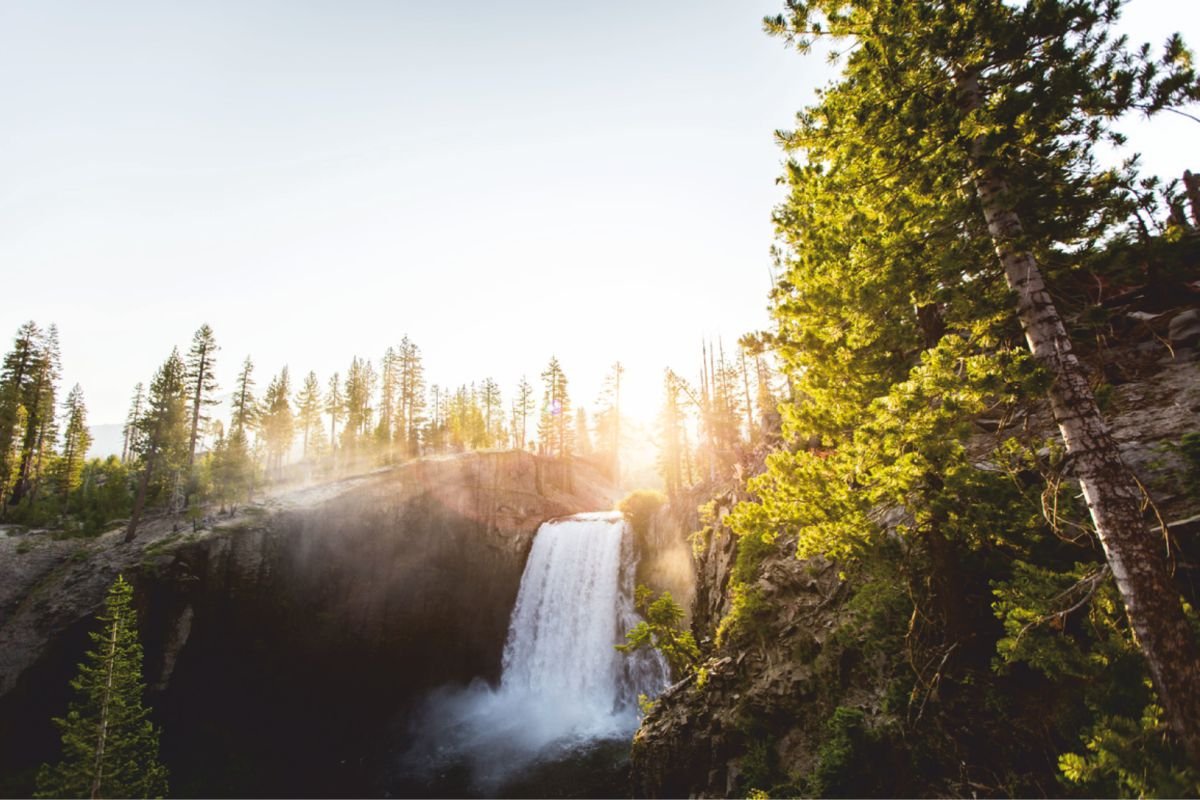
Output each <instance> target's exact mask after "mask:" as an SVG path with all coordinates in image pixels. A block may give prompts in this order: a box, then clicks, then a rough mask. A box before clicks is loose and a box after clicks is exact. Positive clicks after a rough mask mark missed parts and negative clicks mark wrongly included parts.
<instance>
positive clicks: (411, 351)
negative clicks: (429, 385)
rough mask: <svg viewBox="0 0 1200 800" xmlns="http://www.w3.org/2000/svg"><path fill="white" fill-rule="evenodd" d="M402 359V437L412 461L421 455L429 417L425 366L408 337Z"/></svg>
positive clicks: (405, 340) (402, 341)
mask: <svg viewBox="0 0 1200 800" xmlns="http://www.w3.org/2000/svg"><path fill="white" fill-rule="evenodd" d="M398 357H399V364H398V370H399V380H400V386H399V393H400V396H399V411H400V417H401V424H400V425H399V426H398V427H399V431H398V433H399V434H400V436H401V438H402V439H403V442H404V455H405V456H406V457H407V458H412V457H414V456H417V455H419V454H420V452H421V442H420V435H419V432H420V429H421V423H422V421H423V415H424V413H425V366H424V364H423V363H422V360H421V349H420V348H419V347H417V345H416V344H415V343H413V342H412V341H410V340H409V338H408V336H405V337H404V338H403V339H402V340H401V341H400V350H399V353H398Z"/></svg>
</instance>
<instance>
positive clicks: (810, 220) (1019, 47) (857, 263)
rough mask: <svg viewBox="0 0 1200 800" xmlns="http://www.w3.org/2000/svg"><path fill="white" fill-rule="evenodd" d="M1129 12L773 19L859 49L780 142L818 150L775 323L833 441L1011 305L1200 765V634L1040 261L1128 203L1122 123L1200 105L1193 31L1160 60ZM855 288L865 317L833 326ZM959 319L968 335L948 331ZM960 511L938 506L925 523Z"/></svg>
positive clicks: (794, 208)
mask: <svg viewBox="0 0 1200 800" xmlns="http://www.w3.org/2000/svg"><path fill="white" fill-rule="evenodd" d="M1119 11H1120V4H1119V3H1118V2H1115V1H1111V0H1100V1H1096V2H1091V1H1088V0H1067V1H1066V2H1029V3H1025V4H1006V3H997V2H990V1H989V0H973V1H972V2H963V3H954V4H939V3H932V2H911V3H890V2H887V3H885V2H877V1H876V0H862V1H861V2H852V3H842V2H833V0H828V2H826V1H825V0H819V1H818V2H813V3H804V2H788V3H787V13H786V14H785V15H780V16H779V17H777V18H775V19H772V20H770V21H769V27H770V28H771V29H772V30H773V31H774V32H776V33H778V34H780V35H782V36H785V37H787V38H788V39H789V40H790V41H792V42H794V43H795V44H797V45H798V46H799V47H800V48H801V49H807V48H808V47H809V46H810V45H811V43H812V41H813V39H814V38H816V37H819V36H820V37H825V36H828V37H831V38H832V39H833V40H835V41H840V40H846V39H849V40H852V42H853V44H852V46H851V47H850V48H849V49H848V50H847V52H848V55H847V56H846V57H845V61H844V69H843V75H842V78H841V79H840V80H839V81H837V82H835V83H834V84H833V85H831V86H830V87H828V88H826V89H825V90H824V91H823V92H822V94H821V98H820V102H819V104H818V105H816V106H814V107H812V108H809V109H807V110H806V111H805V112H804V113H802V114H801V115H800V116H799V117H798V129H797V130H796V131H795V132H793V133H789V134H785V135H783V141H784V144H785V145H786V146H787V147H788V148H789V149H790V150H792V152H793V153H796V154H799V155H802V157H803V162H802V163H801V162H793V163H791V164H789V167H788V181H789V183H790V184H791V187H792V196H791V198H790V199H789V201H788V202H787V203H786V204H785V206H784V207H782V208H781V209H780V211H779V212H778V213H777V221H778V223H779V227H780V231H781V234H782V235H783V238H784V240H785V243H786V245H787V247H788V250H789V254H788V256H787V260H788V262H789V263H788V272H789V274H788V275H787V276H786V277H785V278H784V279H782V280H781V282H780V285H779V288H778V290H777V295H776V303H777V309H778V310H777V316H778V317H779V318H780V319H781V333H782V334H783V340H784V355H785V358H787V359H788V360H789V361H790V362H791V363H790V365H789V366H790V368H791V369H790V372H791V374H792V375H795V376H798V375H801V370H802V369H803V368H804V367H805V366H813V365H815V369H814V371H813V373H812V374H811V375H808V374H805V377H804V378H803V381H804V383H805V386H806V388H805V392H806V393H807V396H808V399H809V400H811V401H812V402H811V403H810V404H809V405H811V406H812V407H814V408H815V409H818V410H816V411H812V412H810V411H803V412H802V414H801V415H798V416H797V418H796V421H804V422H805V423H806V424H807V425H808V426H809V430H810V431H811V432H812V433H813V434H814V435H820V436H823V437H830V438H832V437H837V436H839V434H838V429H839V428H841V427H842V426H844V425H845V424H847V423H852V422H853V419H854V417H855V416H858V415H860V414H862V413H863V410H864V409H868V408H869V403H870V399H871V398H874V397H880V396H884V395H889V390H888V388H887V387H888V386H893V385H895V386H898V385H900V384H901V383H904V382H905V373H907V372H908V371H909V370H910V369H912V370H913V371H914V375H916V376H917V377H919V378H920V380H921V382H922V383H923V384H924V385H926V386H932V385H934V384H936V383H938V382H940V381H941V380H942V378H941V377H938V375H939V372H940V371H941V370H943V369H945V367H944V363H945V361H946V360H947V359H951V357H952V354H954V353H957V359H958V360H959V362H960V363H963V364H964V365H966V364H969V363H971V360H972V359H977V360H982V359H993V362H994V358H995V357H994V356H993V355H991V354H988V353H984V352H981V349H982V348H983V347H984V346H985V345H986V344H987V343H988V342H989V341H995V339H996V337H998V336H1003V335H1004V333H1003V331H1002V326H1001V325H1000V324H998V323H997V322H996V320H997V319H1001V318H1008V319H1011V318H1012V317H1013V316H1015V317H1016V319H1017V320H1018V321H1019V323H1020V327H1021V330H1022V332H1023V334H1024V338H1025V340H1026V344H1027V346H1028V350H1029V352H1030V353H1031V354H1032V357H1033V360H1034V362H1035V363H1036V364H1037V365H1038V367H1039V368H1040V369H1041V370H1043V371H1044V372H1045V373H1046V374H1047V375H1048V376H1049V378H1050V380H1049V381H1048V390H1047V396H1048V399H1049V401H1050V405H1051V408H1052V410H1053V413H1054V417H1055V420H1056V422H1057V424H1058V426H1059V429H1060V431H1061V434H1062V437H1063V440H1064V442H1065V444H1066V448H1067V452H1068V454H1069V455H1070V457H1071V459H1072V465H1073V468H1074V471H1075V476H1076V478H1077V479H1078V480H1079V482H1080V484H1081V486H1082V489H1083V495H1084V497H1085V498H1086V501H1087V505H1088V508H1089V511H1090V514H1091V518H1092V521H1093V524H1094V526H1095V529H1096V532H1097V534H1098V537H1099V539H1100V542H1101V544H1102V545H1103V548H1104V550H1105V553H1106V556H1107V559H1108V564H1109V566H1110V568H1111V570H1112V573H1113V575H1114V577H1115V579H1116V583H1117V586H1118V588H1119V590H1120V593H1121V597H1122V598H1123V600H1124V603H1125V610H1126V613H1127V615H1128V619H1129V622H1130V624H1131V627H1132V628H1133V630H1134V631H1135V633H1136V637H1137V641H1138V643H1139V645H1140V647H1141V649H1142V652H1143V653H1144V654H1145V656H1146V659H1147V664H1148V667H1149V671H1150V674H1151V676H1152V678H1153V682H1154V686H1155V688H1156V690H1157V692H1158V696H1159V698H1160V700H1161V701H1162V705H1163V707H1164V709H1165V712H1166V713H1165V717H1166V719H1167V720H1168V723H1169V725H1170V727H1171V729H1172V731H1173V732H1174V734H1175V735H1176V737H1177V738H1178V739H1179V741H1180V743H1181V744H1182V745H1183V746H1184V747H1185V748H1186V749H1187V751H1188V753H1189V755H1190V757H1191V759H1192V760H1193V762H1195V763H1197V764H1200V662H1198V659H1197V650H1196V644H1195V641H1194V636H1193V633H1192V631H1191V629H1190V627H1189V624H1188V622H1187V620H1186V618H1185V616H1184V612H1183V608H1182V605H1181V602H1180V596H1179V592H1178V591H1177V590H1176V588H1175V587H1174V585H1173V583H1172V581H1171V578H1170V575H1169V573H1168V569H1167V564H1166V558H1165V553H1164V552H1163V547H1162V537H1161V536H1158V535H1152V534H1150V533H1149V532H1148V530H1147V527H1146V525H1145V523H1144V521H1143V519H1142V515H1141V509H1140V505H1141V499H1142V497H1141V492H1140V490H1139V488H1138V486H1137V484H1136V482H1135V481H1134V479H1133V477H1132V476H1131V475H1130V473H1129V471H1128V469H1127V468H1126V467H1125V466H1124V464H1123V463H1122V461H1121V457H1120V454H1119V452H1118V450H1117V448H1116V445H1115V444H1114V442H1113V440H1112V437H1111V436H1110V435H1109V433H1108V430H1107V426H1106V424H1105V422H1104V419H1103V417H1102V415H1101V414H1100V412H1099V410H1098V407H1097V405H1096V403H1095V399H1094V397H1093V396H1092V392H1091V389H1090V386H1089V383H1088V376H1087V374H1086V373H1085V371H1084V369H1083V367H1082V366H1081V365H1080V363H1079V361H1078V359H1077V358H1076V357H1075V355H1074V354H1073V352H1072V346H1071V341H1070V337H1069V335H1068V332H1067V329H1066V326H1065V324H1064V322H1063V319H1062V316H1061V315H1060V313H1059V311H1058V308H1057V307H1056V305H1055V300H1054V298H1053V297H1052V295H1051V293H1050V291H1049V289H1048V285H1047V280H1046V273H1045V272H1044V270H1045V269H1046V268H1051V269H1053V268H1055V267H1056V266H1060V267H1064V266H1066V265H1069V264H1073V263H1078V261H1079V260H1081V259H1083V258H1085V257H1086V256H1087V255H1088V253H1089V252H1093V251H1095V249H1096V248H1097V247H1099V246H1101V245H1102V244H1103V243H1104V241H1105V239H1106V237H1110V236H1111V232H1112V230H1113V229H1114V227H1115V226H1117V224H1118V223H1119V221H1120V220H1122V219H1124V218H1125V217H1127V216H1128V214H1129V213H1130V201H1129V191H1128V190H1127V187H1129V186H1131V185H1132V181H1133V177H1132V175H1130V174H1129V173H1128V172H1127V171H1124V170H1122V169H1110V170H1101V169H1099V168H1098V167H1097V166H1096V163H1097V162H1096V159H1095V149H1096V145H1097V143H1099V142H1101V141H1109V142H1115V143H1117V144H1120V142H1121V138H1120V136H1119V135H1117V134H1115V133H1113V132H1112V131H1111V129H1110V128H1109V121H1110V120H1112V119H1114V118H1116V117H1117V116H1119V115H1120V114H1122V113H1124V112H1127V111H1131V110H1135V109H1136V110H1140V111H1143V112H1145V113H1152V112H1155V111H1158V110H1160V109H1162V108H1168V107H1171V106H1174V105H1177V104H1179V103H1181V102H1184V101H1187V100H1194V99H1197V98H1200V81H1198V80H1197V78H1196V74H1195V72H1194V71H1193V69H1192V67H1191V62H1190V55H1189V54H1188V53H1187V51H1186V49H1185V48H1184V47H1183V45H1182V42H1181V41H1180V40H1179V39H1178V37H1173V38H1172V39H1171V40H1169V41H1168V43H1167V47H1166V50H1165V53H1164V55H1163V58H1162V59H1161V61H1160V62H1158V63H1155V62H1153V61H1152V60H1151V59H1150V56H1149V50H1148V48H1143V49H1142V50H1140V51H1138V52H1129V51H1127V50H1126V49H1125V43H1124V40H1122V39H1114V38H1112V37H1111V27H1112V25H1113V23H1114V22H1115V21H1116V19H1117V17H1118V14H1119ZM882 198H886V204H885V202H884V201H883V200H882ZM864 240H866V241H869V242H870V246H868V247H864V246H863V244H862V243H863V241H864ZM988 250H991V251H992V252H991V253H988ZM802 277H803V284H802V286H803V288H802V289H799V288H798V287H800V286H801V282H800V281H801V278H802ZM838 282H842V283H843V284H846V283H847V282H853V284H854V285H842V286H839V285H837V283H838ZM847 295H854V303H855V305H854V307H856V308H858V309H860V310H862V312H863V313H861V315H860V316H859V317H858V318H855V319H852V320H847V323H848V324H844V325H841V326H840V327H834V328H831V327H828V326H826V325H824V324H821V323H819V322H818V320H820V319H821V318H823V317H824V318H828V317H830V316H833V315H836V314H837V311H836V309H833V308H832V304H833V303H835V302H838V301H837V300H836V299H835V298H838V297H842V298H845V297H846V296H847ZM818 305H824V306H825V309H821V308H818ZM909 309H911V311H909ZM953 329H957V331H958V332H959V335H958V336H953V337H952V336H949V335H947V334H946V332H947V331H948V330H953ZM972 347H974V348H976V350H975V352H974V353H973V352H971V348H972ZM914 357H915V358H919V359H920V362H921V363H920V364H918V365H917V366H915V367H914V366H913V361H912V359H913V358H914ZM822 358H834V359H840V360H841V361H842V362H843V363H845V361H846V360H848V359H850V358H858V359H860V361H859V366H860V369H859V370H858V372H859V374H860V375H861V376H862V377H861V378H853V377H851V378H850V379H848V380H847V379H846V377H845V376H844V375H839V376H838V378H837V382H836V383H835V382H833V381H831V382H829V383H823V382H822V380H821V377H820V376H821V375H822V374H823V375H825V376H828V377H831V378H832V377H833V376H834V373H833V372H832V371H831V370H829V369H826V368H824V367H822V366H821V365H819V364H818V362H819V361H820V360H821V359H822ZM1008 358H1009V359H1010V360H1011V361H1013V362H1014V363H1015V362H1016V356H1015V355H1012V354H1010V355H1009V356H1008ZM888 363H890V364H891V366H890V367H889V366H887V364H888ZM965 368H966V367H965V366H964V369H965ZM889 372H890V373H891V374H890V375H889V374H888V373H889ZM946 372H949V370H948V369H946ZM964 374H965V373H964ZM908 383H909V385H910V386H915V385H916V384H913V382H912V381H911V380H910V381H908ZM940 385H941V386H942V387H943V388H942V389H941V391H943V392H953V391H958V392H960V393H962V392H966V391H967V389H966V387H965V385H963V386H959V387H949V386H946V385H945V384H940ZM981 388H982V387H981ZM980 396H982V395H980ZM827 401H828V402H827ZM848 401H853V402H848ZM891 401H892V402H893V403H894V404H895V405H896V406H900V405H902V404H903V403H904V398H902V397H900V396H899V395H896V396H895V397H892V398H891ZM963 401H964V402H968V401H971V402H973V399H972V398H971V397H969V396H967V395H963ZM956 408H957V409H960V410H961V408H962V406H957V407H956ZM872 413H882V412H872ZM949 413H950V412H949V410H947V409H945V408H939V409H937V411H936V413H933V414H930V415H928V418H933V417H942V416H944V415H948V414H949ZM843 415H844V416H843ZM945 419H946V420H947V424H949V417H948V416H945ZM889 424H890V423H889ZM942 455H945V454H944V453H943V454H942ZM800 460H801V461H802V460H803V456H800ZM810 468H811V469H814V470H815V469H816V466H815V465H811V464H806V465H805V466H804V469H806V470H808V469H810ZM889 469H892V468H891V467H889ZM895 469H896V470H897V472H896V475H897V477H899V472H898V470H899V467H898V466H897V467H895ZM908 472H909V473H910V475H914V476H923V477H922V478H921V480H920V481H919V483H921V484H923V485H924V486H925V489H924V490H923V491H937V487H936V486H935V485H934V483H932V482H931V481H930V480H929V478H930V477H938V473H937V472H936V471H925V472H917V471H915V470H914V469H913V468H912V466H911V462H910V465H909V467H908ZM879 475H882V473H881V472H877V473H876V476H879ZM910 480H911V478H910ZM828 488H830V489H831V491H832V492H837V491H838V489H837V487H836V486H835V485H833V484H830V485H829V487H828ZM842 502H845V503H847V504H852V503H853V501H852V500H851V499H849V498H845V497H844V496H843V498H842V499H838V498H837V497H829V498H828V499H827V501H826V509H827V510H826V511H825V512H823V513H824V514H826V515H828V514H829V511H830V510H832V509H834V508H836V507H837V506H838V505H839V504H840V503H842ZM849 507H850V506H849V505H847V508H849ZM949 521H951V520H949V519H945V518H943V519H940V520H939V519H936V518H931V519H929V520H928V525H927V529H928V530H929V531H930V532H931V534H932V533H933V532H935V531H936V530H937V528H938V527H940V525H939V523H947V522H949ZM826 524H827V525H828V524H832V523H826ZM866 524H867V527H869V522H868V523H866ZM810 529H816V528H810ZM930 541H931V542H933V541H934V540H933V539H931V540H930Z"/></svg>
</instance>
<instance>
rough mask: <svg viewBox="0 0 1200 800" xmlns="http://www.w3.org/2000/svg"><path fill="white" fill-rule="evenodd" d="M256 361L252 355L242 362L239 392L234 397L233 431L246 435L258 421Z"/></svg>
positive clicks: (239, 375)
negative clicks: (255, 378)
mask: <svg viewBox="0 0 1200 800" xmlns="http://www.w3.org/2000/svg"><path fill="white" fill-rule="evenodd" d="M253 375H254V362H253V361H251V360H250V356H246V360H245V361H243V362H242V369H241V371H240V372H239V373H238V379H237V381H238V382H237V394H235V395H234V397H233V425H232V426H231V427H232V432H235V433H240V434H242V435H243V436H245V435H246V429H247V428H253V427H254V426H255V424H256V423H257V421H258V402H257V401H256V400H255V399H254V377H253Z"/></svg>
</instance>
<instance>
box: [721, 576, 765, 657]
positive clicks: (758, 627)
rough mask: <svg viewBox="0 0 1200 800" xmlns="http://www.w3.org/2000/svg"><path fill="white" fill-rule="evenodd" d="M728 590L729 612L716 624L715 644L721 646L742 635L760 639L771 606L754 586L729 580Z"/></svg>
mask: <svg viewBox="0 0 1200 800" xmlns="http://www.w3.org/2000/svg"><path fill="white" fill-rule="evenodd" d="M729 592H730V600H731V602H730V608H729V613H728V614H726V615H725V616H724V617H722V618H721V621H720V623H718V625H717V634H716V644H717V646H718V647H722V646H724V645H727V644H729V643H731V642H733V641H734V640H736V639H739V638H743V637H757V638H759V639H760V640H761V637H762V633H763V631H764V623H765V622H766V620H768V619H769V618H770V615H771V608H770V606H768V605H767V603H766V601H765V600H763V597H762V591H761V590H760V589H759V588H758V587H756V586H748V585H747V584H744V583H734V582H733V581H730V589H729Z"/></svg>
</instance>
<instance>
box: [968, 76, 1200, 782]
mask: <svg viewBox="0 0 1200 800" xmlns="http://www.w3.org/2000/svg"><path fill="white" fill-rule="evenodd" d="M959 88H960V90H961V92H962V98H963V105H964V108H965V109H966V110H967V111H972V110H975V109H978V108H980V107H981V106H982V95H981V92H980V88H979V82H978V78H977V77H976V76H973V75H972V76H966V77H963V78H961V79H960V82H959ZM982 146H983V143H982V140H978V139H977V140H976V142H975V143H974V147H973V150H972V160H973V164H972V166H973V167H974V168H975V177H974V183H975V189H976V191H977V192H978V194H979V200H980V203H981V204H982V206H983V212H984V217H985V218H986V220H987V225H988V231H989V233H990V234H991V236H992V240H993V242H994V243H995V248H996V255H997V256H998V257H999V259H1000V264H1001V266H1002V267H1003V268H1004V274H1005V278H1006V279H1007V281H1008V285H1009V287H1010V288H1011V289H1012V290H1013V291H1014V292H1015V293H1016V295H1017V297H1016V300H1017V316H1018V318H1019V319H1020V322H1021V328H1022V330H1023V331H1024V333H1025V338H1026V341H1027V342H1028V344H1029V349H1030V351H1031V352H1032V353H1033V355H1034V358H1035V359H1036V360H1037V361H1038V363H1039V364H1041V366H1042V367H1043V368H1045V369H1046V370H1048V371H1049V372H1050V374H1051V375H1052V376H1053V383H1052V384H1051V387H1050V406H1051V409H1052V411H1053V413H1054V421H1055V422H1056V423H1057V424H1058V428H1059V430H1060V431H1061V433H1062V437H1063V441H1064V442H1065V443H1066V447H1067V453H1068V455H1069V456H1070V458H1071V462H1072V464H1073V466H1074V471H1075V475H1076V477H1077V478H1078V479H1079V483H1080V485H1081V486H1082V488H1083V495H1084V498H1085V500H1086V501H1087V506H1088V511H1089V512H1090V513H1091V517H1092V522H1093V523H1094V524H1095V526H1096V534H1097V535H1098V536H1099V538H1100V542H1101V544H1102V545H1103V547H1104V553H1105V556H1106V557H1107V559H1108V564H1109V567H1110V568H1111V569H1112V573H1113V577H1114V578H1115V579H1116V583H1117V588H1118V589H1119V590H1120V593H1121V598H1122V600H1123V601H1124V603H1125V613H1126V614H1127V616H1128V619H1129V624H1130V626H1131V627H1132V628H1133V632H1134V635H1135V636H1136V639H1137V642H1138V645H1139V647H1140V648H1141V650H1142V653H1143V654H1144V655H1145V657H1146V663H1147V666H1148V667H1149V669H1150V675H1151V678H1152V680H1153V681H1154V688H1155V690H1156V691H1157V693H1158V697H1159V700H1160V701H1161V703H1162V706H1163V709H1164V710H1165V712H1166V719H1167V723H1168V725H1170V728H1171V730H1172V732H1173V733H1174V734H1175V736H1176V737H1178V739H1179V741H1180V743H1181V744H1182V745H1183V747H1184V748H1185V750H1186V751H1187V753H1188V756H1189V758H1190V759H1191V761H1192V762H1193V763H1194V764H1197V765H1200V664H1198V662H1197V651H1196V643H1195V640H1194V638H1193V635H1192V631H1191V628H1190V625H1189V623H1188V621H1187V618H1186V617H1185V616H1184V613H1183V606H1182V603H1181V601H1180V593H1179V590H1178V588H1177V587H1176V586H1175V585H1174V582H1173V581H1172V580H1171V576H1170V572H1169V570H1168V566H1167V559H1166V553H1165V547H1164V545H1163V541H1162V540H1161V539H1160V538H1159V537H1158V536H1157V535H1155V534H1152V533H1151V532H1150V530H1149V528H1148V527H1147V525H1146V523H1145V522H1144V520H1143V519H1142V494H1141V491H1140V489H1139V487H1138V485H1137V482H1136V481H1135V479H1134V477H1133V475H1132V474H1131V473H1130V472H1129V470H1128V468H1127V467H1126V466H1125V464H1124V462H1123V461H1122V460H1121V454H1120V451H1119V450H1118V449H1117V445H1116V443H1115V442H1114V441H1113V438H1112V436H1111V435H1110V434H1109V432H1108V427H1107V426H1106V425H1105V422H1104V418H1103V417H1102V415H1101V413H1100V409H1099V407H1098V406H1097V405H1096V399H1095V397H1094V396H1093V394H1092V390H1091V387H1090V386H1089V384H1088V380H1087V375H1086V374H1085V373H1084V370H1083V367H1082V366H1081V365H1080V363H1079V360H1078V359H1077V358H1076V357H1075V354H1074V353H1073V352H1072V350H1071V341H1070V338H1069V337H1068V335H1067V331H1066V328H1065V326H1064V325H1063V322H1062V318H1061V317H1060V316H1059V314H1058V309H1057V308H1055V306H1054V302H1053V300H1052V299H1051V297H1050V294H1049V292H1047V290H1046V284H1045V281H1044V280H1043V278H1042V274H1041V270H1040V269H1039V268H1038V264H1037V261H1036V259H1035V258H1034V257H1033V254H1032V253H1031V252H1029V251H1028V250H1027V249H1024V248H1023V246H1022V244H1021V242H1022V239H1023V237H1024V231H1023V228H1022V225H1021V220H1020V217H1019V216H1018V215H1017V213H1016V212H1015V211H1014V210H1013V209H1012V208H1011V206H1010V204H1009V197H1010V190H1009V186H1008V184H1007V180H1006V177H1005V175H1004V173H1003V172H1002V171H1001V170H1000V168H998V167H997V166H996V165H994V164H991V163H989V161H988V159H987V158H986V156H985V154H984V153H983V152H982Z"/></svg>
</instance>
